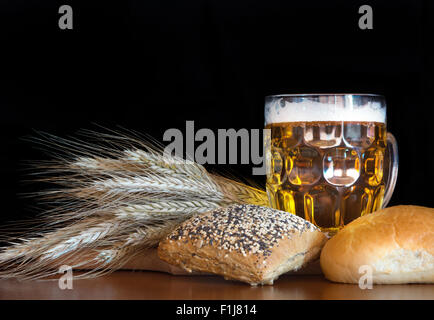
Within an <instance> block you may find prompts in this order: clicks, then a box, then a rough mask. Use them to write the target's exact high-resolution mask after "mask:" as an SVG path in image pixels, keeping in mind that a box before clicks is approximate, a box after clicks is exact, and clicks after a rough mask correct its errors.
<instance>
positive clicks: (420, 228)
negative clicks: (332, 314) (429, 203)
mask: <svg viewBox="0 0 434 320" xmlns="http://www.w3.org/2000/svg"><path fill="white" fill-rule="evenodd" d="M361 267H362V268H361ZM321 268H322V270H323V272H324V274H325V276H326V278H327V279H329V280H332V281H335V282H344V283H359V279H360V278H361V277H362V276H365V275H367V274H368V273H367V272H368V270H369V271H370V272H369V273H370V274H372V280H373V283H378V284H400V283H434V209H432V208H426V207H420V206H396V207H390V208H386V209H383V210H379V211H377V212H375V213H373V214H369V215H366V216H363V217H360V218H358V219H356V220H354V221H352V222H351V223H349V224H348V225H347V226H345V227H344V228H343V229H342V230H341V231H339V232H338V233H337V235H335V236H334V237H333V238H331V239H330V240H329V241H328V242H327V244H326V245H325V246H324V249H323V250H322V253H321ZM371 272H372V273H371Z"/></svg>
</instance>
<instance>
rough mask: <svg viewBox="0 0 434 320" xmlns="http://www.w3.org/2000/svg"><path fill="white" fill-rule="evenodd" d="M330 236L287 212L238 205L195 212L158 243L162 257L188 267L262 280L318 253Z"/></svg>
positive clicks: (270, 279)
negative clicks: (203, 212)
mask: <svg viewBox="0 0 434 320" xmlns="http://www.w3.org/2000/svg"><path fill="white" fill-rule="evenodd" d="M326 241H327V237H326V236H325V235H324V234H323V233H322V232H321V231H320V230H319V229H318V228H317V227H315V226H314V225H313V224H311V223H310V222H308V221H306V220H304V219H302V218H300V217H297V216H295V215H293V214H290V213H288V212H283V211H279V210H274V209H270V208H266V207H260V206H255V205H234V206H231V207H228V208H221V209H217V210H214V211H211V212H208V213H205V214H202V215H198V216H195V217H193V218H191V219H189V220H187V221H186V222H184V223H183V224H182V225H180V226H179V227H178V228H176V229H175V230H174V231H173V233H171V234H170V235H169V236H168V237H167V238H166V239H165V240H163V241H162V242H160V245H159V247H158V255H159V257H160V258H161V259H162V260H164V261H166V262H168V263H170V264H173V265H176V266H180V267H181V268H183V269H185V270H187V271H190V272H191V271H192V270H194V271H202V272H209V273H215V274H219V275H222V276H224V277H225V279H233V280H239V281H244V282H247V283H250V284H251V285H257V284H273V281H274V280H275V279H277V278H278V277H279V276H280V275H281V274H283V273H286V272H288V271H291V270H298V269H299V268H301V267H302V266H303V265H304V264H306V263H307V262H309V261H311V260H313V259H315V258H318V256H319V253H320V251H321V248H322V247H323V245H324V243H325V242H326Z"/></svg>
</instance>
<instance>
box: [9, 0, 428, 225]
mask: <svg viewBox="0 0 434 320" xmlns="http://www.w3.org/2000/svg"><path fill="white" fill-rule="evenodd" d="M62 4H68V5H71V6H72V8H73V12H74V20H73V23H74V29H73V30H60V29H59V27H58V19H59V17H60V16H61V15H60V14H59V13H58V9H59V7H60V6H61V5H62ZM364 4H368V5H371V6H372V8H373V13H374V29H373V30H360V29H359V27H358V20H359V17H360V14H359V13H358V8H359V7H360V6H361V5H364ZM433 14H434V8H433V3H432V2H430V1H428V0H425V1H421V0H413V1H366V0H364V1H348V0H341V1H337V0H332V1H320V0H317V1H311V0H303V1H287V0H285V1H284V0H282V1H276V0H267V1H258V0H255V1H252V0H241V1H240V0H238V1H233V0H232V1H228V0H188V1H174V0H160V1H156V0H147V1H142V0H135V1H116V2H114V1H113V2H111V1H100V0H98V1H95V0H93V1H70V0H68V1H67V0H63V1H52V0H50V1H48V0H46V1H29V0H26V1H24V0H14V1H5V0H3V1H1V3H0V65H1V68H0V79H1V83H0V85H1V86H0V107H1V115H0V121H1V123H0V130H1V131H0V137H1V149H0V150H1V157H0V161H1V164H0V170H1V172H0V174H1V177H2V181H1V182H2V183H1V188H2V189H1V201H2V209H1V217H0V219H1V220H8V219H11V218H13V219H15V218H17V217H19V216H21V215H24V214H28V213H29V212H30V211H31V210H30V209H29V205H31V203H29V202H28V201H27V202H26V201H25V200H23V199H22V198H21V197H20V196H19V194H20V193H22V192H28V191H34V189H33V188H35V185H32V184H31V185H28V184H23V183H22V182H21V181H22V180H23V178H25V177H24V174H23V172H22V171H21V168H22V164H23V162H24V161H26V160H35V159H41V158H44V157H45V155H44V154H43V153H41V152H40V151H39V150H38V149H35V148H34V147H33V146H32V144H29V143H28V142H26V141H24V140H23V137H26V136H29V135H32V134H33V130H42V131H45V132H50V133H52V134H55V135H59V136H66V135H68V134H71V133H74V132H75V131H77V130H78V129H80V128H90V129H95V127H94V126H93V125H92V124H93V123H97V124H100V125H103V126H105V127H108V128H114V127H115V126H116V125H120V126H123V127H125V128H128V129H135V130H138V131H140V132H143V133H147V134H150V135H152V136H154V137H155V138H157V139H158V140H161V139H162V135H163V133H164V131H165V130H166V129H168V128H180V129H181V130H184V128H185V121H186V120H195V126H196V129H199V128H212V129H216V128H236V129H237V128H262V127H263V105H264V96H266V95H269V94H277V93H313V92H344V93H345V92H359V93H378V94H383V95H385V96H386V99H387V103H388V113H387V117H388V130H389V131H391V132H392V133H393V134H394V135H395V136H396V138H397V140H398V144H399V152H400V167H399V177H398V183H397V187H396V189H395V193H394V196H393V198H392V201H391V203H390V204H391V205H395V204H418V205H425V206H433V200H432V199H433V195H432V189H433V188H432V185H433V181H434V179H433V171H434V160H433V159H434V157H433V156H434V154H433V146H432V144H433V138H434V134H433V128H432V127H433V125H434V120H433V114H434V113H433V111H432V109H433V97H432V96H431V93H432V92H433V89H434V80H433V76H434V73H433V62H434V53H433V50H432V49H431V46H430V45H431V42H433V33H432V27H433V26H432V20H433ZM237 170H238V172H240V173H241V174H243V175H246V174H249V173H250V172H251V167H250V166H242V168H237ZM263 179H264V178H263V177H260V178H257V180H258V182H259V183H261V182H263Z"/></svg>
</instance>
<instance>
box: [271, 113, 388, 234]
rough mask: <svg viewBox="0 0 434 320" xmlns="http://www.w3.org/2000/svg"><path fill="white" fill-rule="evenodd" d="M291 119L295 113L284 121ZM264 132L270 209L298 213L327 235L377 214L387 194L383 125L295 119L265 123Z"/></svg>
mask: <svg viewBox="0 0 434 320" xmlns="http://www.w3.org/2000/svg"><path fill="white" fill-rule="evenodd" d="M296 111H297V110H293V112H296ZM302 111H303V110H302ZM304 111H305V115H304V117H305V118H308V119H309V118H310V119H312V118H314V119H315V117H313V116H311V115H310V114H309V112H312V111H311V110H309V109H308V110H307V111H308V113H307V114H306V108H304ZM280 117H281V118H282V117H284V118H285V116H282V115H280ZM291 117H295V114H293V113H289V116H286V118H285V119H284V120H286V119H287V118H291ZM325 118H326V117H325ZM330 118H337V117H332V116H330ZM348 118H349V117H348ZM384 119H385V117H384ZM268 120H269V119H268ZM375 120H382V118H381V117H377V118H376V119H375ZM269 122H271V121H269ZM265 128H266V129H270V130H269V131H266V137H265V154H266V165H267V181H266V186H267V192H268V196H269V200H270V203H271V205H272V207H274V208H276V209H280V210H284V211H288V212H291V213H294V214H297V215H298V216H300V217H303V218H305V219H306V220H308V221H310V222H312V223H313V224H315V225H316V226H318V227H320V228H321V229H322V230H323V231H325V232H329V233H330V234H333V233H335V232H336V231H337V230H339V229H340V228H342V227H343V226H344V225H346V224H348V223H349V222H351V221H352V220H354V219H356V218H358V217H360V216H363V215H365V214H368V213H371V212H374V211H376V210H378V209H381V207H382V206H383V198H384V194H385V190H386V181H385V179H384V175H383V173H384V171H385V170H384V166H385V161H384V159H385V155H386V148H387V134H386V125H385V121H384V122H383V121H354V120H353V119H351V120H350V121H345V120H339V121H335V120H330V121H327V120H325V121H301V120H300V119H297V121H294V122H291V121H287V122H276V123H266V126H265ZM388 167H389V166H388V165H387V168H388Z"/></svg>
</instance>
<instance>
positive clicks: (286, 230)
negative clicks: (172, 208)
mask: <svg viewBox="0 0 434 320" xmlns="http://www.w3.org/2000/svg"><path fill="white" fill-rule="evenodd" d="M314 229H316V230H317V228H316V227H315V226H314V225H313V224H311V223H310V222H308V221H306V220H304V219H302V218H300V217H298V216H296V215H293V214H291V213H288V212H284V211H280V210H275V209H271V208H267V207H260V206H256V205H249V204H240V205H232V206H230V207H227V208H218V209H216V210H213V211H211V212H209V213H205V214H202V215H198V216H195V217H194V218H192V219H190V220H188V221H186V222H185V223H183V224H182V225H181V226H180V227H178V228H176V229H175V231H174V232H173V233H172V234H171V235H170V236H169V239H173V240H181V239H186V238H189V239H191V240H192V241H198V244H200V245H199V246H205V245H210V246H215V247H216V248H217V249H219V250H226V251H229V252H231V251H236V252H239V253H241V254H243V255H244V256H246V255H247V254H255V255H262V256H263V258H264V261H265V259H266V258H267V257H269V256H270V255H271V252H272V251H271V250H272V248H273V247H274V246H276V245H278V242H279V241H280V240H281V239H283V238H285V237H287V238H291V237H292V236H293V234H294V232H295V230H298V231H299V232H304V231H306V230H309V231H311V230H314ZM187 235H188V236H187Z"/></svg>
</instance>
